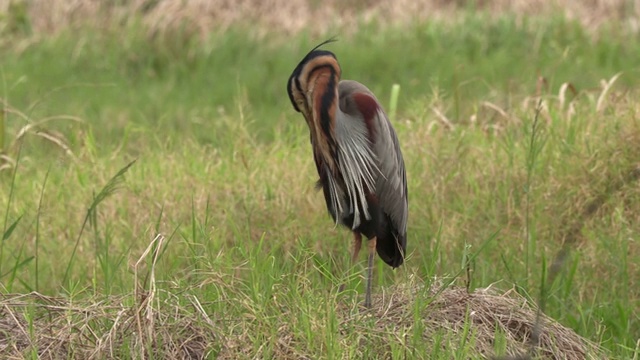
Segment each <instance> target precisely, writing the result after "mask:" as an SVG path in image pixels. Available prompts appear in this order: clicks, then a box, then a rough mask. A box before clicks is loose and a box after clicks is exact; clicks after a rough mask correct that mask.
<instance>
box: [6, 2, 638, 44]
mask: <svg viewBox="0 0 640 360" xmlns="http://www.w3.org/2000/svg"><path fill="white" fill-rule="evenodd" d="M119 3H120V2H109V3H106V2H102V1H89V0H75V1H69V0H34V1H28V2H27V1H23V0H0V13H2V12H4V13H7V12H12V13H18V14H20V16H23V14H26V17H27V18H28V19H29V22H30V26H31V29H32V30H33V31H34V32H35V33H41V34H49V33H51V32H55V31H58V30H60V29H63V28H66V27H68V26H74V25H78V24H86V23H87V22H90V23H93V24H96V25H98V26H101V25H113V24H116V26H121V24H122V22H123V21H125V22H126V21H127V20H131V19H132V18H138V17H141V18H142V19H143V22H144V23H146V24H147V25H148V26H149V27H150V28H151V29H152V30H153V31H163V30H166V29H176V28H177V27H183V26H186V28H187V29H188V30H190V31H193V32H198V33H200V34H201V35H203V36H206V34H208V33H209V32H211V31H213V30H224V29H227V28H228V27H230V26H232V25H236V24H240V25H247V24H252V29H253V30H257V31H258V32H260V33H266V32H274V31H276V32H284V33H286V34H296V33H299V32H300V31H311V32H314V33H325V32H327V31H330V30H331V29H333V28H336V27H337V28H340V29H342V30H348V29H354V30H355V28H356V27H357V24H358V21H359V20H363V21H365V22H370V21H372V20H374V19H375V20H376V21H377V22H378V23H379V24H381V25H394V24H406V23H407V22H415V21H418V22H424V21H429V20H432V19H456V18H457V17H456V14H459V13H460V12H461V11H462V10H465V9H474V11H478V10H480V11H484V12H486V13H487V14H491V15H502V14H505V13H510V14H515V15H516V16H518V17H520V18H526V17H531V16H536V15H542V16H544V15H558V14H563V15H565V16H566V17H567V18H569V19H575V20H578V21H580V22H581V23H582V24H583V25H584V26H585V27H587V28H591V29H596V28H598V27H599V26H600V25H602V24H604V23H607V22H609V23H611V22H612V21H613V22H621V23H622V25H623V26H626V27H628V28H630V29H631V30H632V31H637V30H638V28H639V26H640V23H639V22H638V16H640V5H639V4H640V2H639V1H638V0H591V1H571V0H555V1H546V0H533V1H526V0H479V1H465V0H459V1H443V0H429V1H420V0H398V1H384V0H351V1H346V2H344V1H338V0H327V1H322V2H319V1H313V0H297V1H288V0H268V1H259V0H241V1H231V0H213V1H210V0H189V1H180V0H166V1H154V0H131V1H126V2H124V5H119ZM310 24H313V28H310Z"/></svg>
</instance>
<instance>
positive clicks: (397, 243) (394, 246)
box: [376, 231, 407, 269]
mask: <svg viewBox="0 0 640 360" xmlns="http://www.w3.org/2000/svg"><path fill="white" fill-rule="evenodd" d="M385 235H387V236H384V237H378V238H377V239H376V240H377V241H376V251H377V252H378V256H380V258H381V259H382V260H383V261H384V262H385V263H387V265H389V266H391V267H393V268H394V269H395V268H397V267H398V266H400V265H402V263H403V262H404V256H405V254H406V252H407V235H406V234H397V233H396V232H395V231H391V232H389V233H387V234H385Z"/></svg>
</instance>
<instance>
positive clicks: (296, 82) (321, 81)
mask: <svg viewBox="0 0 640 360" xmlns="http://www.w3.org/2000/svg"><path fill="white" fill-rule="evenodd" d="M333 41H335V40H333V39H331V40H327V41H325V42H323V43H321V44H320V45H318V46H316V47H315V48H313V49H312V50H311V51H310V52H309V53H308V54H307V55H306V56H305V57H304V58H303V59H302V61H300V63H299V64H298V66H296V68H295V69H294V70H293V73H292V74H291V76H290V77H289V81H288V83H287V92H288V93H289V99H290V100H291V105H293V108H294V109H295V110H296V111H298V112H300V113H302V115H303V116H304V118H305V120H306V121H307V124H308V125H309V126H310V127H311V126H313V125H316V126H317V125H319V123H323V122H327V125H328V124H330V123H331V122H332V120H331V119H332V118H333V117H334V116H335V108H336V106H337V101H338V98H337V97H338V96H337V93H338V82H339V81H340V65H339V64H338V60H337V59H336V56H335V55H334V54H333V53H332V52H330V51H327V50H318V48H319V47H320V46H322V45H325V44H327V43H330V42H333Z"/></svg>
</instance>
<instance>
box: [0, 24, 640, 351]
mask: <svg viewBox="0 0 640 360" xmlns="http://www.w3.org/2000/svg"><path fill="white" fill-rule="evenodd" d="M487 19H488V18H486V17H483V16H482V15H478V16H477V17H476V16H471V15H469V16H468V17H466V18H465V21H464V26H462V27H461V26H459V24H447V23H444V22H442V23H440V22H432V23H429V24H424V25H417V26H413V27H408V28H406V27H405V28H387V29H385V30H384V31H377V30H376V28H375V27H374V26H369V27H367V26H363V28H362V29H361V30H360V31H359V32H357V33H355V34H353V35H350V36H344V37H341V39H340V41H339V42H336V43H334V44H331V46H329V47H328V48H330V49H331V50H332V51H334V52H335V53H336V54H337V56H338V59H339V60H340V62H341V64H342V67H343V74H344V76H345V78H351V79H356V80H359V81H361V82H363V83H364V84H366V85H367V86H369V87H370V88H371V89H372V90H373V91H374V92H375V93H376V94H377V96H378V98H379V99H391V101H390V104H389V105H388V104H384V105H385V106H389V108H390V109H392V111H391V113H392V114H394V116H393V118H394V120H393V122H394V126H395V128H396V130H397V132H398V136H399V139H400V142H401V145H402V149H403V153H404V155H405V163H406V165H407V174H408V183H409V192H410V199H411V200H410V219H409V239H408V242H409V254H408V258H407V262H406V265H404V266H403V267H402V268H400V269H398V270H396V271H393V272H392V271H390V270H389V269H387V268H386V267H385V266H383V265H382V264H380V263H379V264H378V265H377V267H376V277H375V281H376V285H375V286H376V288H375V291H376V292H377V293H378V294H381V293H384V291H386V289H390V286H391V285H392V284H412V283H414V282H425V283H427V284H430V283H431V282H434V283H435V282H436V280H434V279H433V278H434V277H437V278H438V279H439V280H438V281H444V283H445V284H448V283H452V284H459V285H462V286H467V287H468V288H469V290H470V291H473V290H474V288H481V287H489V286H492V287H497V288H500V289H504V290H506V289H509V288H511V287H516V289H517V290H518V291H519V292H521V293H522V294H524V295H525V296H527V297H528V298H530V299H532V300H533V301H537V300H538V296H537V294H538V291H539V288H540V286H541V281H542V282H544V281H543V280H541V279H545V275H546V273H545V271H546V270H545V269H546V268H547V267H546V265H548V264H550V263H551V262H552V259H554V257H555V255H556V254H557V253H558V251H560V250H561V249H563V244H566V243H568V244H569V245H570V247H569V249H571V250H572V252H570V255H568V256H567V257H566V258H564V259H565V260H563V263H562V264H563V265H562V267H561V270H560V272H559V273H558V275H557V278H555V279H554V280H553V281H548V282H547V283H546V284H545V285H546V286H545V287H543V288H544V289H545V293H544V294H543V296H542V298H544V299H545V305H546V307H545V308H546V312H547V313H548V314H550V315H551V316H552V317H554V318H556V319H558V320H559V321H560V322H561V323H562V324H564V325H566V326H569V327H571V328H573V329H574V330H576V331H577V332H578V333H579V334H580V335H583V336H585V337H587V338H589V339H591V340H593V341H596V342H598V343H600V344H601V345H603V346H605V347H606V348H607V349H608V350H609V351H610V352H611V353H612V354H613V355H614V356H616V357H620V358H631V357H633V356H634V354H637V353H638V347H637V344H636V341H637V338H638V336H639V335H640V323H639V322H638V318H637V309H638V308H639V305H640V304H639V303H638V300H637V299H638V298H639V295H640V293H638V289H637V287H634V286H633V284H635V283H636V282H638V281H639V280H640V279H639V274H640V268H639V267H638V264H637V262H634V261H633V259H635V258H637V256H638V255H640V248H638V245H637V244H638V242H637V241H636V238H637V236H636V235H635V234H637V233H638V230H639V229H638V224H639V223H640V222H639V221H638V220H640V219H638V214H640V209H639V208H638V205H637V204H639V203H640V202H639V201H638V197H639V196H640V193H639V192H638V185H637V183H636V180H635V178H634V177H633V176H630V175H629V174H630V173H631V174H633V173H634V171H635V170H634V169H636V168H637V166H638V164H637V154H638V153H639V152H638V151H640V149H639V148H638V144H640V128H639V127H638V125H639V124H638V117H637V113H638V102H637V100H636V98H637V93H638V92H637V89H636V87H637V85H638V84H637V78H638V77H637V76H636V75H637V74H638V68H637V63H638V61H639V60H640V58H639V57H640V55H638V54H640V49H639V48H638V45H637V44H635V43H633V42H627V41H625V40H624V38H619V37H616V36H614V35H615V34H614V33H607V32H606V31H603V32H602V33H601V35H600V36H599V37H598V38H592V37H590V36H588V34H587V33H586V32H585V31H584V30H583V29H582V28H581V27H580V26H578V25H576V24H575V23H572V22H568V21H565V20H561V19H560V20H556V19H551V20H548V21H536V22H534V21H531V22H528V21H525V23H524V24H523V23H519V22H517V21H515V20H513V19H510V18H508V17H504V18H499V19H497V20H495V19H493V20H491V21H487ZM126 30H127V32H117V31H114V32H109V33H98V32H95V31H92V30H91V29H89V30H87V31H86V32H82V33H72V32H62V33H61V34H59V35H58V36H55V37H52V38H45V39H41V40H39V41H36V42H34V43H32V44H30V45H29V46H27V47H26V48H23V47H15V48H9V49H8V50H10V51H7V53H6V56H3V57H2V59H0V68H1V70H2V72H3V73H4V74H5V76H6V78H7V79H6V82H7V84H9V86H7V90H5V91H6V92H8V93H7V94H3V95H2V96H0V97H2V98H9V99H11V109H21V111H20V113H22V114H29V116H28V117H24V116H20V115H19V113H18V112H17V111H10V112H5V118H4V120H5V123H6V128H7V132H6V133H7V134H19V133H20V129H22V128H23V127H24V126H27V125H29V124H36V123H37V124H38V125H40V128H39V129H40V130H41V131H42V132H44V133H47V134H54V135H57V136H58V138H59V139H64V144H67V145H68V148H69V150H70V151H71V154H72V155H70V153H69V152H68V151H66V150H65V149H64V148H63V147H60V146H58V145H56V144H55V142H52V141H41V139H39V138H38V137H36V136H24V137H23V138H22V140H21V141H22V146H21V147H20V149H21V152H20V156H19V157H18V156H17V154H18V153H17V152H16V153H15V154H14V158H15V159H16V165H15V166H13V167H11V169H10V171H3V172H0V178H1V179H2V180H1V181H2V182H1V184H2V186H0V199H2V200H3V201H4V202H3V205H5V206H3V209H4V214H3V215H4V216H3V219H4V220H3V239H2V243H1V244H0V276H1V278H0V281H1V282H2V285H3V286H2V291H3V292H27V291H32V290H37V291H39V292H41V293H44V294H50V295H63V296H65V297H68V298H70V299H72V300H75V299H87V298H89V299H91V298H94V299H96V301H97V300H99V299H100V298H101V297H104V296H107V295H121V294H127V293H129V292H130V291H131V289H134V288H135V289H136V291H137V292H136V295H137V296H138V295H139V296H138V297H142V298H145V299H147V298H146V296H151V295H150V293H153V292H154V291H155V293H157V294H159V295H157V296H158V297H157V298H155V301H157V302H161V301H165V300H166V301H169V300H168V299H174V300H175V301H176V302H178V303H179V304H181V305H183V306H185V307H187V306H188V307H189V309H192V308H193V309H195V310H193V311H194V313H193V314H195V315H194V316H196V317H199V316H201V315H202V314H203V313H204V314H223V315H224V316H223V318H225V317H226V318H229V319H238V318H242V319H246V321H245V322H242V326H240V327H236V328H234V327H232V326H231V325H229V327H228V328H226V327H224V326H223V328H224V330H225V332H224V333H225V336H227V338H225V339H223V340H228V341H227V342H226V344H227V345H229V344H231V345H233V343H232V342H231V341H232V340H230V339H234V338H239V339H243V341H245V343H243V345H246V342H248V343H249V345H250V348H251V351H250V353H251V354H254V355H255V354H259V356H262V357H271V356H275V355H277V354H280V352H279V351H281V346H283V345H282V343H280V342H278V340H277V339H279V337H278V336H280V335H281V334H290V333H291V334H294V335H293V336H292V337H291V338H290V339H289V338H288V339H289V340H290V342H288V343H287V346H289V347H288V348H293V349H296V351H299V354H301V356H302V355H305V354H306V355H308V356H312V357H318V358H321V357H325V358H346V357H360V356H363V357H375V356H378V355H379V354H382V353H385V354H392V355H393V356H414V357H420V356H423V355H424V354H431V355H432V356H433V357H432V358H466V357H468V356H470V355H469V354H471V349H472V348H473V347H474V346H475V345H476V344H475V343H474V341H476V340H477V339H476V338H474V336H475V335H474V334H473V330H472V328H471V325H472V324H471V322H470V321H469V319H468V318H467V319H466V322H465V327H464V331H463V332H462V333H463V335H468V336H463V337H460V338H458V337H454V335H455V334H452V333H447V332H443V333H437V334H436V335H434V337H433V338H432V339H431V340H432V342H425V341H424V339H423V337H422V334H424V330H425V329H424V324H422V323H421V322H420V321H418V319H419V318H420V317H421V316H422V315H423V310H424V309H425V308H426V306H427V305H428V304H429V302H430V299H431V297H430V296H431V294H430V293H429V294H428V293H426V292H425V293H424V294H418V295H416V299H417V300H416V302H415V303H414V306H415V310H414V314H413V316H414V317H415V320H416V321H415V324H414V326H413V327H412V328H411V329H410V331H409V332H408V333H406V334H402V336H400V335H399V333H397V332H395V330H390V329H389V328H384V330H381V327H380V326H381V324H377V323H376V322H375V319H368V320H367V319H363V320H362V322H355V323H354V322H347V323H346V324H347V325H345V323H343V322H341V320H340V318H339V317H338V316H337V312H336V311H337V310H336V309H339V308H340V307H345V306H346V307H351V308H352V309H354V310H353V311H354V312H355V311H356V310H355V309H357V306H356V304H357V303H358V302H359V301H361V299H360V298H359V297H358V294H359V293H361V292H362V289H363V284H362V281H361V276H360V274H361V270H362V266H361V265H358V266H356V267H355V268H354V269H349V260H348V257H349V256H348V247H349V245H348V243H349V233H348V231H346V230H345V229H341V228H334V227H332V224H331V221H330V220H329V219H328V216H327V215H326V210H325V209H324V204H323V200H322V198H321V195H320V194H318V193H317V192H316V191H314V189H313V183H314V181H315V175H314V172H315V168H314V165H313V161H312V156H311V149H310V145H309V143H308V132H307V129H306V127H305V124H304V121H302V119H301V118H300V116H299V114H297V113H295V112H294V111H293V110H292V109H291V106H290V104H288V99H287V97H286V91H285V85H286V79H287V78H288V75H289V74H290V71H291V70H292V69H293V67H294V66H295V64H296V63H297V62H298V61H299V58H300V57H301V56H302V55H303V54H304V53H306V51H307V50H308V49H309V48H310V47H311V46H312V44H313V43H315V42H317V40H318V39H315V38H314V39H311V38H310V37H308V36H305V35H304V34H303V35H300V36H298V37H295V38H292V39H286V41H285V39H282V38H276V39H272V40H269V41H258V40H255V39H253V38H251V37H248V36H246V35H244V34H243V33H242V31H240V30H237V31H234V30H230V31H228V32H225V33H224V34H214V35H212V36H211V38H210V39H209V40H206V41H203V42H199V41H196V40H193V41H181V40H180V39H179V38H176V39H171V38H162V37H161V38H154V37H147V34H146V33H145V32H144V31H143V29H142V28H138V27H136V26H132V27H131V28H128V27H127V28H126ZM390 55H392V56H390ZM44 64H46V66H44ZM619 72H622V75H620V76H619V77H618V78H616V79H614V80H611V81H610V80H607V81H605V82H604V83H601V80H602V79H612V77H613V76H614V75H615V74H617V73H619ZM394 84H398V85H399V86H400V88H401V89H402V92H401V95H398V93H397V92H393V90H392V89H393V86H394ZM568 89H574V90H575V91H574V92H573V93H571V91H570V90H568ZM55 114H72V115H73V116H76V117H78V118H80V119H82V122H78V121H72V122H61V121H48V122H44V123H42V121H44V120H45V119H48V118H51V117H52V116H53V115H55ZM133 159H137V161H136V164H135V166H131V164H132V161H133ZM126 164H129V165H126ZM130 166H131V167H130ZM125 172H126V174H127V178H126V181H125V180H124V177H123V176H124V173H125ZM114 174H115V176H114ZM105 184H106V185H105ZM121 185H126V186H122V187H120V186H121ZM45 188H46V189H45ZM116 188H117V189H119V191H118V192H115V191H114V190H115V189H116ZM100 189H102V190H100ZM45 190H46V191H45ZM598 199H602V200H601V201H597V200H598ZM594 203H596V204H597V206H595V207H594V206H592V204H594ZM589 209H593V210H589ZM87 224H88V225H89V228H87V227H86V226H87ZM86 229H90V231H87V230H86ZM158 234H161V235H162V237H159V236H158ZM159 239H162V243H160V242H159V241H160V240H159ZM149 244H152V245H153V246H150V245H149ZM160 245H162V246H160ZM154 246H155V247H154ZM141 254H146V255H149V256H151V255H152V260H149V259H147V258H145V257H142V258H143V259H142V260H139V259H141ZM150 254H151V255H150ZM143 260H144V261H143ZM31 264H33V266H31ZM132 273H133V274H135V276H133V275H132ZM147 273H148V274H149V279H151V274H153V279H154V283H153V284H154V285H153V286H155V287H156V288H155V290H154V291H152V290H153V289H152V288H151V287H150V286H151V285H150V281H151V280H149V281H147V282H142V283H141V282H140V280H139V279H140V278H141V277H140V276H138V275H140V274H147ZM345 280H347V284H348V286H347V291H346V292H345V293H343V294H338V293H337V288H338V285H339V284H341V283H342V282H343V281H345ZM194 299H195V300H194ZM152 300H153V299H152ZM126 301H132V300H131V299H128V300H126ZM171 301H173V300H171ZM197 304H199V305H197ZM200 309H201V310H202V311H201V310H200ZM104 311H108V310H104ZM149 311H150V310H149ZM350 311H351V310H350ZM193 314H192V315H193ZM283 314H287V316H289V317H290V318H287V319H286V320H287V321H286V322H285V321H283V319H281V317H282V316H283ZM469 316H470V315H469ZM142 318H143V317H142V315H140V316H139V319H138V320H139V324H140V328H141V329H143V325H144V324H145V323H144V321H143V320H142ZM150 318H152V317H150ZM199 319H200V317H199ZM203 319H204V318H202V319H201V320H199V321H202V322H205V323H206V322H207V320H203ZM145 321H146V320H145ZM229 324H231V322H229ZM233 324H237V323H236V322H234V323H233ZM114 326H115V325H114ZM216 326H217V325H216ZM341 326H347V328H344V327H341ZM363 333H364V334H366V335H363ZM458 335H459V334H458ZM501 336H502V335H500V334H497V335H496V348H497V350H500V348H501V346H502V345H500V344H501V340H500V339H503V340H504V337H502V338H501ZM363 337H365V338H367V339H370V343H367V344H368V345H370V346H366V347H359V346H358V344H359V343H360V342H361V341H364V340H362V338H363ZM280 339H282V338H280ZM289 340H288V341H289ZM132 341H133V340H132ZM218 341H220V343H222V340H220V339H218ZM389 344H390V345H389ZM231 345H229V346H231ZM138 346H139V344H133V343H132V344H127V343H126V342H124V343H123V345H122V347H121V348H120V349H119V350H118V351H120V352H121V353H120V355H122V356H125V355H126V354H132V351H134V350H132V349H139V347H138ZM144 346H150V345H149V344H148V343H145V344H144ZM238 346H240V345H238ZM152 350H153V349H151V348H147V351H148V352H152ZM135 351H137V350H135ZM407 354H412V355H407ZM138 355H139V354H138ZM246 356H247V357H249V356H250V355H246ZM424 356H425V357H428V356H426V355H424Z"/></svg>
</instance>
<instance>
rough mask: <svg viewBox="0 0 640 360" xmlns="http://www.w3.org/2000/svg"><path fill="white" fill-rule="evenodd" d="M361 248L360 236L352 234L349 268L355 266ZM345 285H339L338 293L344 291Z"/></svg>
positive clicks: (355, 233) (356, 233)
mask: <svg viewBox="0 0 640 360" xmlns="http://www.w3.org/2000/svg"><path fill="white" fill-rule="evenodd" d="M361 247H362V235H361V234H360V233H359V232H355V231H354V232H353V253H352V254H351V266H350V268H353V265H355V263H356V260H358V254H360V248H361ZM344 286H345V284H344V283H342V285H340V292H343V291H344Z"/></svg>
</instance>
